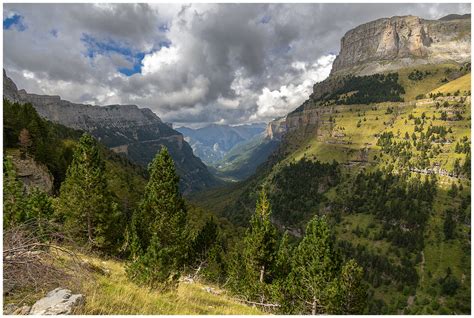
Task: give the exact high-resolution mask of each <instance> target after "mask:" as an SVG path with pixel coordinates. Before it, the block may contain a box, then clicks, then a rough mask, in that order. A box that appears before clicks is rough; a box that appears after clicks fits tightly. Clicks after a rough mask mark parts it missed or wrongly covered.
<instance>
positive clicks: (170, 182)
mask: <svg viewBox="0 0 474 318" xmlns="http://www.w3.org/2000/svg"><path fill="white" fill-rule="evenodd" d="M148 170H149V174H150V178H149V181H148V183H147V185H146V188H145V193H144V196H143V199H142V201H141V203H140V206H139V208H138V210H137V211H136V212H135V214H134V216H133V224H132V243H131V247H132V263H131V264H130V266H129V267H128V269H127V272H128V275H129V277H130V278H131V279H132V280H134V281H136V282H137V283H139V284H146V285H149V286H150V287H154V288H155V287H156V288H158V287H161V288H168V287H173V286H174V285H175V284H176V283H177V281H178V278H179V275H180V272H181V269H182V266H183V262H184V259H185V257H186V233H185V228H186V207H185V204H184V200H183V198H182V196H181V194H180V192H179V188H178V186H179V176H178V175H177V173H176V170H175V166H174V162H173V159H172V158H171V156H170V154H169V152H168V150H167V149H166V147H164V148H163V149H162V150H161V151H160V152H159V153H158V154H157V155H156V156H155V158H154V159H153V161H152V162H151V163H150V165H149V167H148Z"/></svg>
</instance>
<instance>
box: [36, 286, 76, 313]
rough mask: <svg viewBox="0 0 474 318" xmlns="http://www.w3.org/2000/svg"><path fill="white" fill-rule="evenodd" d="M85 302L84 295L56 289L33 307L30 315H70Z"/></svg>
mask: <svg viewBox="0 0 474 318" xmlns="http://www.w3.org/2000/svg"><path fill="white" fill-rule="evenodd" d="M84 300H85V297H84V295H81V294H75V295H73V294H72V292H71V291H70V290H69V289H64V288H56V289H54V290H52V291H50V292H49V293H48V294H47V295H46V297H44V298H42V299H40V300H38V301H37V302H36V303H35V304H34V305H33V306H32V307H31V311H30V315H69V314H71V313H72V312H73V310H74V309H75V308H76V307H78V306H80V305H82V304H83V303H84Z"/></svg>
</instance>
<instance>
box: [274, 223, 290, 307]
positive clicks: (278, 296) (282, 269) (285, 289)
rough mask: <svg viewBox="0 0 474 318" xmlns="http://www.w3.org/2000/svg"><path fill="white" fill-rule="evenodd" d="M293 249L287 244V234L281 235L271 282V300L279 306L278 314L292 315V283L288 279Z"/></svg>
mask: <svg viewBox="0 0 474 318" xmlns="http://www.w3.org/2000/svg"><path fill="white" fill-rule="evenodd" d="M292 254H293V249H292V247H291V246H290V243H289V235H288V232H285V233H284V234H283V237H282V238H281V240H280V245H279V247H278V252H277V255H276V260H275V267H274V268H275V269H274V279H273V282H272V292H273V297H272V298H273V299H274V300H275V302H276V303H278V304H280V307H279V308H278V309H279V312H280V313H282V314H288V313H292V307H293V301H294V299H293V297H292V294H291V290H292V286H291V284H292V282H291V281H290V280H289V279H288V276H289V274H290V273H291V258H292Z"/></svg>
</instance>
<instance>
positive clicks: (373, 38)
mask: <svg viewBox="0 0 474 318" xmlns="http://www.w3.org/2000/svg"><path fill="white" fill-rule="evenodd" d="M470 30H471V20H470V16H469V18H466V17H465V16H459V18H456V17H454V19H440V20H425V19H422V18H419V17H416V16H402V17H398V16H396V17H391V18H383V19H378V20H375V21H371V22H368V23H365V24H362V25H360V26H358V27H356V28H354V29H352V30H350V31H348V32H347V33H346V34H345V35H344V37H343V38H342V39H341V51H340V53H339V55H338V56H337V58H336V60H335V61H334V63H333V68H332V71H331V75H338V74H348V73H351V74H357V75H368V74H374V73H378V72H382V71H388V70H394V69H398V68H401V67H404V66H413V65H417V64H437V63H442V62H445V61H455V62H458V63H463V62H467V61H470V58H471V32H470Z"/></svg>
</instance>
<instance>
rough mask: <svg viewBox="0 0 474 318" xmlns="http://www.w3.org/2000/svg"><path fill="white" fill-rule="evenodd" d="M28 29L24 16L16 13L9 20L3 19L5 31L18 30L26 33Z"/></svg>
mask: <svg viewBox="0 0 474 318" xmlns="http://www.w3.org/2000/svg"><path fill="white" fill-rule="evenodd" d="M26 28H27V26H26V24H25V22H24V18H23V16H21V15H19V14H17V13H14V14H12V15H10V16H8V17H7V18H5V19H3V29H4V30H12V29H16V30H18V31H20V32H22V31H25V30H26Z"/></svg>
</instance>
